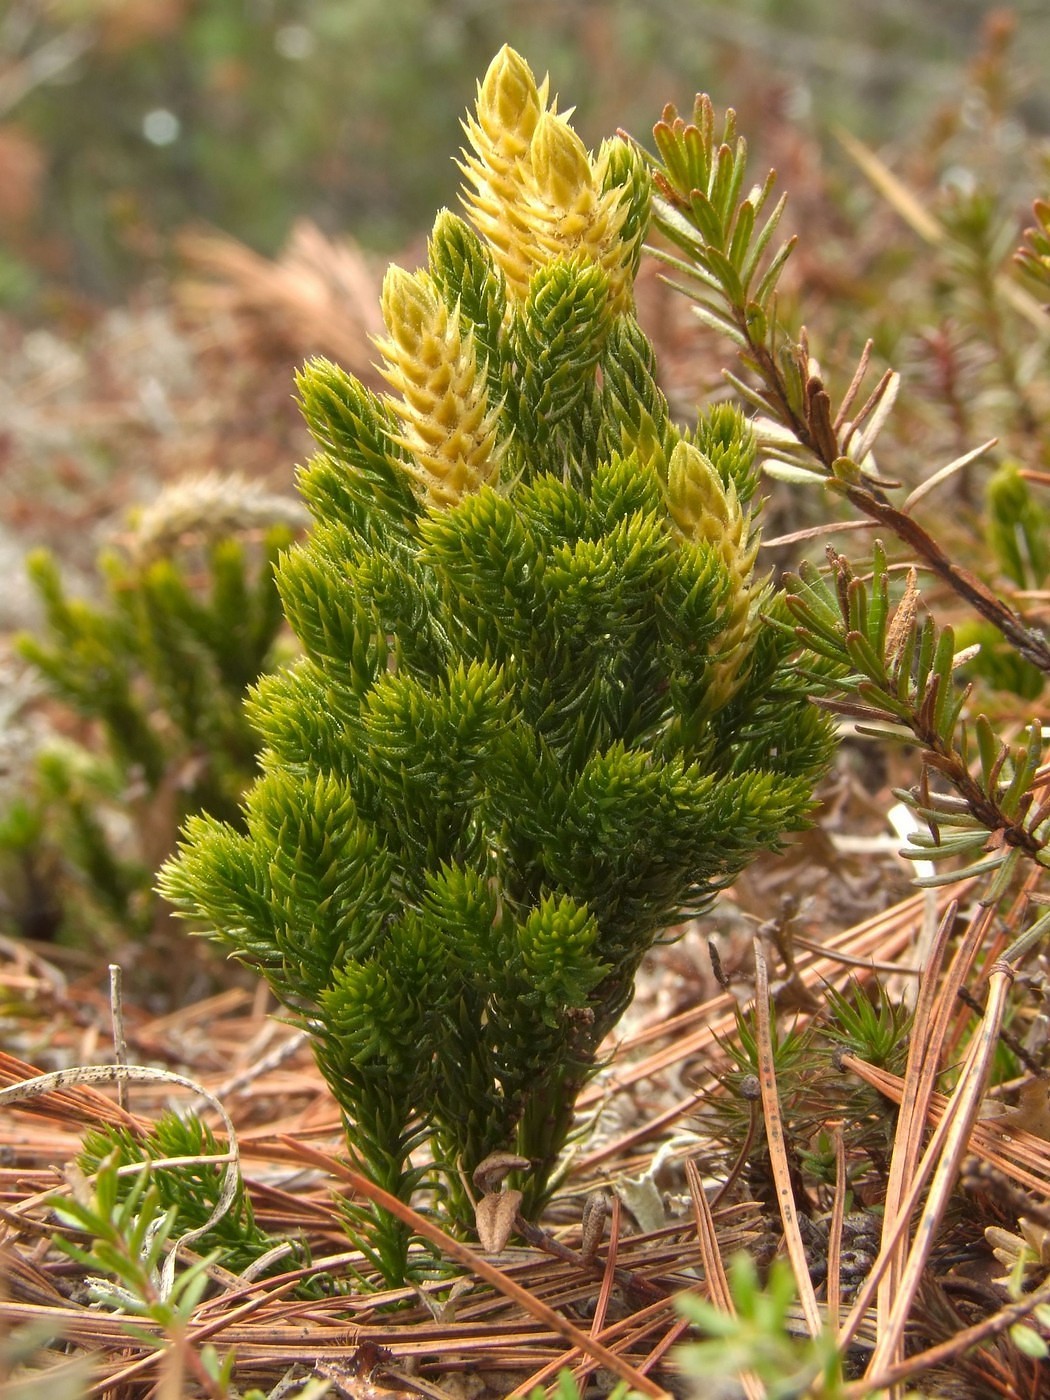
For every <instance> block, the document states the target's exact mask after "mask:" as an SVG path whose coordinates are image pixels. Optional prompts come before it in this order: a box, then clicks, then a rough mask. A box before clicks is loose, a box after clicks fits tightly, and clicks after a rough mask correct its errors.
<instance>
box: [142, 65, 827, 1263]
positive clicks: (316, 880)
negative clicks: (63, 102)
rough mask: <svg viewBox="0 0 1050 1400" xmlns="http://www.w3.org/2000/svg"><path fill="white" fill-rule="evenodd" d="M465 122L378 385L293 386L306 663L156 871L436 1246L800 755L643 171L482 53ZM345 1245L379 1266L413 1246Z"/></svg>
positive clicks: (389, 287)
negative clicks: (695, 392) (434, 1227)
mask: <svg viewBox="0 0 1050 1400" xmlns="http://www.w3.org/2000/svg"><path fill="white" fill-rule="evenodd" d="M467 131H468V136H469V138H470V141H471V146H472V151H471V153H468V154H467V155H466V156H465V158H464V170H465V172H466V175H467V180H468V188H467V196H466V204H467V208H468V212H469V214H470V221H469V222H468V221H465V220H463V219H461V218H459V217H457V216H455V215H453V214H450V213H447V212H445V213H442V214H441V215H439V217H438V220H437V222H436V224H435V227H434V232H433V235H432V238H431V242H430V248H429V271H427V272H420V273H417V274H414V275H409V274H407V273H404V272H402V271H401V270H400V269H398V268H392V269H391V271H390V273H389V274H388V277H387V280H386V284H385V286H384V294H383V310H384V317H385V320H386V324H387V328H388V332H389V338H388V339H387V340H386V341H384V342H383V344H382V347H381V348H382V350H383V354H384V356H385V359H386V362H387V368H386V372H387V377H388V379H389V381H390V383H391V386H392V389H393V390H394V391H395V392H394V393H392V394H391V395H389V396H387V397H386V398H385V399H379V398H377V397H376V396H375V395H373V394H372V393H371V392H370V391H368V390H367V389H365V388H364V387H363V386H362V385H361V384H360V383H358V382H356V381H354V380H352V379H351V378H350V377H349V376H347V375H345V374H344V373H342V372H341V371H340V370H338V369H337V368H336V367H335V366H333V365H330V364H328V363H324V362H315V363H313V364H311V365H310V366H308V368H307V370H306V371H305V373H304V374H303V376H302V377H301V380H300V392H301V396H302V402H303V408H304V412H305V414H306V418H307V421H308V423H309V425H310V428H311V430H312V432H313V434H314V436H315V438H316V440H317V442H318V444H319V446H320V447H321V452H320V454H319V455H318V456H316V457H315V458H314V459H313V460H312V461H311V463H310V464H309V465H308V466H307V467H306V468H305V469H304V470H303V471H302V473H301V476H300V489H301V491H302V494H303V497H304V499H305V500H306V503H307V505H308V507H309V509H310V511H311V514H312V515H313V517H314V522H315V523H314V527H313V530H312V532H311V534H310V536H309V538H308V539H307V540H306V541H305V542H304V543H303V544H302V545H300V546H297V547H296V548H294V549H292V550H290V551H289V552H288V553H286V554H285V555H284V556H283V558H282V560H281V563H280V566H279V570H278V582H279V587H280V592H281V597H282V599H283V602H284V606H285V610H286V613H287V616H288V618H289V620H290V621H291V623H292V625H293V627H294V629H295V631H296V633H297V635H298V636H299V638H300V640H301V641H302V643H303V647H304V653H305V654H304V655H303V657H302V658H301V660H299V661H298V662H297V663H295V664H294V665H293V666H291V667H290V668H288V669H286V670H284V671H282V672H281V673H279V674H277V675H275V676H273V677H272V678H268V679H266V680H264V681H263V682H262V683H260V685H259V686H258V687H257V688H256V690H255V693H254V696H253V699H252V702H251V712H252V716H253V719H254V722H255V723H256V725H257V726H258V728H259V730H260V732H261V733H262V735H263V738H264V741H265V749H264V752H263V760H262V761H263V767H264V774H263V776H262V778H261V779H260V780H259V781H258V782H257V784H256V785H255V786H254V787H253V789H252V790H251V792H250V793H249V795H248V797H247V801H246V807H245V819H246V827H247V829H246V830H245V831H239V830H237V829H236V828H234V827H232V826H230V825H227V824H224V823H222V822H220V821H217V820H215V819H213V818H193V819H191V820H190V822H189V823H188V825H187V829H186V841H185V844H184V846H183V848H182V851H181V854H180V856H179V858H178V859H177V860H176V861H173V862H171V863H169V864H168V865H167V866H166V867H165V869H164V871H163V874H162V888H163V890H164V892H165V893H166V894H167V895H168V897H169V898H170V899H172V900H173V901H174V902H175V903H176V905H177V906H178V907H179V908H181V909H182V910H183V911H185V912H186V913H187V914H189V915H191V916H194V917H197V918H203V919H204V920H205V921H207V923H208V924H210V925H211V926H212V928H214V929H215V931H216V934H217V936H218V937H219V939H220V940H221V942H222V943H223V944H224V945H225V946H226V947H227V948H229V949H230V950H231V951H232V952H234V953H236V954H237V955H238V956H239V957H241V958H243V959H244V960H246V961H247V962H249V963H251V964H253V965H254V966H256V967H258V968H259V970H260V971H261V972H262V973H263V975H264V976H265V977H266V979H267V980H268V982H269V983H270V985H271V987H272V988H273V990H274V992H275V994H276V995H277V996H278V998H279V999H280V1000H281V1002H282V1003H283V1004H284V1005H285V1006H287V1007H289V1008H290V1009H291V1010H293V1011H294V1012H295V1013H296V1014H297V1016H298V1017H299V1018H300V1019H301V1021H302V1022H303V1024H305V1025H306V1026H308V1027H309V1028H310V1030H311V1031H312V1034H313V1038H314V1044H315V1048H316V1053H317V1057H318V1061H319V1064H320V1066H321V1068H322V1070H323V1072H324V1074H325V1076H326V1078H327V1079H328V1082H329V1084H330V1085H331V1087H332V1090H333V1092H334V1094H335V1096H336V1098H337V1100H338V1102H339V1103H340V1105H341V1107H342V1109H343V1111H344V1114H345V1118H346V1126H347V1136H348V1142H349V1145H350V1149H351V1153H352V1155H353V1158H354V1160H355V1161H356V1162H357V1163H359V1164H360V1165H361V1166H362V1167H363V1168H364V1170H365V1171H366V1172H367V1174H368V1175H370V1176H371V1178H372V1179H373V1180H375V1181H377V1182H378V1183H379V1184H381V1185H382V1186H384V1187H385V1188H386V1189H387V1190H389V1191H391V1192H392V1193H393V1194H394V1195H395V1196H398V1197H399V1198H400V1199H402V1200H405V1201H407V1200H409V1199H410V1198H412V1196H413V1195H414V1194H415V1193H416V1192H417V1191H418V1190H419V1189H420V1188H427V1189H428V1190H429V1191H431V1192H432V1193H434V1195H433V1199H434V1200H436V1201H438V1202H440V1203H441V1205H442V1208H443V1209H444V1210H445V1211H446V1212H447V1213H448V1215H449V1216H450V1217H451V1218H452V1219H453V1220H454V1221H458V1222H459V1223H460V1225H464V1224H466V1223H467V1222H468V1221H469V1217H470V1202H469V1199H468V1191H467V1188H466V1187H465V1185H464V1182H465V1181H469V1179H470V1177H471V1174H472V1173H473V1172H474V1171H475V1169H476V1168H477V1167H478V1166H479V1165H480V1164H481V1163H482V1162H483V1161H484V1160H485V1159H486V1158H487V1157H488V1156H489V1155H490V1154H492V1153H494V1152H497V1151H503V1152H506V1151H511V1152H514V1153H516V1154H517V1155H518V1156H519V1157H521V1158H523V1159H524V1160H525V1161H526V1162H527V1163H528V1164H529V1166H528V1170H527V1171H526V1172H525V1173H524V1174H523V1176H522V1179H521V1181H520V1185H521V1189H522V1192H523V1200H522V1210H523V1211H524V1212H525V1213H527V1214H535V1212H536V1211H537V1210H539V1209H540V1207H541V1206H542V1205H543V1203H544V1201H545V1200H546V1199H547V1197H548V1195H549V1193H550V1190H551V1189H552V1184H553V1182H554V1180H555V1171H556V1166H557V1161H558V1156H559V1153H560V1152H561V1150H562V1148H563V1147H564V1145H565V1142H566V1138H567V1136H568V1134H569V1132H570V1129H571V1127H572V1121H573V1104H574V1100H575V1098H576V1094H577V1091H578V1090H579V1088H580V1087H581V1085H582V1084H583V1083H584V1082H585V1080H586V1079H587V1077H588V1075H590V1074H591V1073H592V1071H593V1069H594V1066H595V1059H596V1055H597V1053H598V1048H599V1046H600V1044H601V1042H602V1040H603V1039H604V1037H605V1036H606V1035H607V1033H608V1032H609V1030H610V1029H611V1028H612V1027H613V1026H614V1025H615V1024H616V1022H617V1020H618V1019H619V1017H620V1016H621V1015H622V1013H623V1011H624V1009H625V1007H626V1006H627V1004H628V1002H629V1001H630V998H631V995H632V990H633V982H634V977H635V973H636V972H637V969H638V966H639V963H640V961H641V959H642V957H643V956H644V954H645V952H646V951H647V950H648V949H649V948H650V947H651V946H652V944H653V942H654V940H655V939H657V938H658V937H659V936H660V935H661V934H662V933H663V932H664V931H666V930H667V929H668V928H669V927H670V926H672V925H673V924H674V923H675V922H676V921H679V920H681V919H682V918H683V917H685V916H686V915H687V914H689V913H692V912H695V911H698V910H701V909H703V908H705V907H706V906H707V905H708V904H709V902H710V901H711V899H712V898H713V896H714V895H715V894H716V892H717V891H718V890H720V889H722V888H723V887H724V886H725V885H726V884H727V883H729V882H730V881H731V880H732V878H733V877H734V875H735V874H736V873H737V872H738V871H739V870H740V869H741V868H742V867H743V866H744V865H745V864H746V863H747V862H748V861H749V860H750V859H751V857H752V856H753V855H754V854H755V853H756V852H757V851H759V850H761V849H763V848H764V847H767V846H769V845H771V844H774V843H775V842H776V841H777V840H778V838H779V836H780V835H781V833H783V832H784V831H785V830H787V829H790V828H791V827H795V826H798V825H800V824H801V823H803V822H804V821H805V819H806V815H807V813H808V811H809V808H810V805H811V800H812V798H811V793H812V786H813V783H814V780H815V779H816V777H817V776H818V774H819V773H820V772H821V771H822V770H823V767H824V766H825V764H826V762H827V760H828V757H829V730H828V726H827V724H826V722H825V720H824V719H823V718H822V717H821V716H820V714H819V713H818V712H817V711H816V710H815V709H814V708H813V707H812V706H811V705H809V703H808V701H807V699H806V695H805V683H804V681H803V679H802V677H801V674H800V672H799V671H798V669H797V668H796V667H795V666H794V665H793V663H792V660H791V653H792V651H793V649H794V642H793V639H792V638H791V637H790V635H789V634H788V633H787V631H786V630H785V629H784V628H783V627H779V628H778V627H775V626H773V625H771V623H770V622H769V621H768V619H767V614H779V615H781V620H782V621H783V620H784V618H783V615H782V610H781V605H780V603H779V602H778V601H777V599H776V598H775V597H774V596H773V595H772V594H771V592H770V591H769V589H768V587H767V586H766V585H764V584H763V583H762V581H761V580H756V578H755V577H754V562H755V554H756V549H757V533H756V527H755V523H754V520H753V518H752V514H751V512H750V510H749V508H748V502H749V501H750V499H751V498H752V496H753V493H754V490H755V486H756V475H755V450H754V440H753V437H752V434H751V433H750V431H749V430H748V428H747V425H746V424H745V422H744V420H743V418H742V416H741V415H740V414H739V413H738V412H736V411H735V410H733V409H731V408H728V407H721V408H719V409H716V410H715V411H713V412H712V413H711V414H709V415H708V416H706V417H704V418H702V419H701V420H700V422H699V423H698V424H697V426H696V428H695V429H694V430H693V431H691V432H681V431H679V429H677V428H676V427H675V426H674V425H673V424H672V422H671V420H670V417H669V414H668V409H667V404H666V402H665V400H664V398H663V396H662V394H661V393H660V391H659V390H658V388H657V386H656V383H655V380H654V370H655V366H654V363H653V356H652V351H651V348H650V346H649V344H648V342H647V340H646V338H645V336H644V335H643V334H642V332H641V330H640V329H639V327H638V324H637V322H636V320H635V319H634V316H633V314H632V302H631V295H630V289H631V282H632V280H633V276H634V271H635V269H636V267H637V259H638V253H639V249H640V240H641V237H642V235H643V234H644V231H645V227H646V223H647V218H648V198H649V183H648V177H647V175H646V173H645V170H644V167H643V166H642V164H641V162H640V160H639V158H638V157H637V155H636V153H635V152H634V151H633V150H632V149H631V148H630V147H628V146H627V145H625V144H624V143H622V142H619V141H616V142H610V143H606V145H604V146H603V147H602V149H601V151H600V152H599V153H598V154H597V155H595V156H592V155H589V154H588V153H587V152H586V150H585V148H584V147H583V145H582V142H581V141H580V139H579V137H578V136H577V135H576V134H575V132H574V131H573V130H572V128H571V127H570V126H569V124H568V122H567V121H566V120H565V119H564V118H563V117H561V116H559V115H558V114H557V113H556V111H555V109H554V108H553V106H551V105H548V102H547V96H546V85H545V84H544V85H540V86H538V85H537V84H536V81H535V79H534V78H533V76H532V74H531V72H530V71H529V69H528V68H527V66H526V65H525V64H524V63H523V61H522V60H521V59H520V58H519V57H518V56H517V55H516V54H514V53H513V52H512V51H510V50H506V49H505V50H504V51H503V52H502V53H501V54H500V55H498V56H497V58H496V60H495V61H494V62H493V64H492V66H491V68H490V69H489V73H488V76H487V77H486V79H485V81H484V82H483V83H482V85H481V87H480V89H479V98H478V108H477V115H476V117H475V118H472V119H471V120H470V121H468V123H467ZM424 1143H426V1144H428V1145H429V1153H428V1154H423V1155H422V1156H421V1155H420V1154H419V1152H418V1151H417V1149H419V1148H420V1147H421V1146H422V1145H423V1144H424ZM359 1225H360V1230H361V1231H362V1238H363V1241H364V1243H365V1244H366V1245H367V1247H368V1248H369V1249H370V1250H371V1252H372V1256H373V1259H374V1262H375V1264H376V1266H377V1267H378V1268H379V1269H380V1270H381V1272H382V1273H383V1274H384V1275H385V1276H386V1277H387V1278H391V1279H401V1278H403V1277H404V1275H405V1271H406V1267H407V1266H408V1255H407V1248H408V1237H407V1234H406V1231H405V1230H404V1229H403V1228H402V1227H401V1226H400V1225H399V1224H397V1223H396V1222H394V1221H391V1220H389V1219H387V1218H385V1217H383V1216H381V1215H373V1216H372V1217H370V1218H368V1219H365V1218H362V1219H361V1220H360V1222H359Z"/></svg>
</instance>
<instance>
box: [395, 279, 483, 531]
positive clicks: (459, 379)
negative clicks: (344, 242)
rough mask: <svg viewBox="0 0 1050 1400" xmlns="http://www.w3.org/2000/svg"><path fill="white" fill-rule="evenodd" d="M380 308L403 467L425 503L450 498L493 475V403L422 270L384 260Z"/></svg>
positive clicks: (453, 317)
mask: <svg viewBox="0 0 1050 1400" xmlns="http://www.w3.org/2000/svg"><path fill="white" fill-rule="evenodd" d="M382 310H383V320H384V321H385V323H386V327H387V331H388V332H389V335H388V338H387V339H385V340H383V341H381V342H380V343H379V348H380V350H381V351H382V353H383V357H384V359H385V361H386V365H385V367H384V369H383V374H384V377H385V378H386V380H387V383H388V384H389V385H390V386H391V388H392V389H393V390H394V393H393V394H392V395H388V396H387V402H388V404H389V405H390V407H391V409H392V410H393V412H394V414H395V415H396V417H397V419H398V421H399V423H400V424H401V432H400V434H399V435H398V436H397V438H396V441H397V442H398V443H399V444H400V445H401V446H402V447H404V448H405V450H406V452H407V453H408V454H409V460H408V461H407V462H406V464H405V469H406V470H407V471H408V472H409V474H410V475H411V476H412V479H413V481H414V483H415V487H416V490H417V492H418V493H419V495H420V496H421V497H422V499H423V501H424V502H425V504H426V505H428V506H437V507H442V506H450V505H454V504H455V503H456V502H457V501H459V500H461V499H462V498H463V497H464V496H465V495H468V494H470V493H471V492H473V491H477V490H478V489H479V488H480V487H481V486H483V485H485V483H486V482H488V481H492V480H493V479H494V478H495V477H496V475H497V473H498V471H499V463H500V457H501V455H502V446H501V444H500V443H499V442H498V440H497V439H498V422H499V405H495V406H493V405H492V404H490V402H489V396H488V388H487V384H486V379H485V372H484V367H483V366H482V365H481V364H479V362H478V357H477V350H476V347H475V343H474V337H473V335H472V334H470V333H468V334H466V335H464V334H463V333H462V331H461V328H460V317H459V312H458V310H453V311H449V309H448V307H447V306H446V305H445V303H444V302H443V301H442V299H441V297H440V296H439V295H438V292H437V288H436V287H435V286H434V283H433V282H432V280H431V279H430V277H429V276H428V275H427V274H426V273H425V272H417V273H410V272H406V271H405V270H404V269H403V268H400V267H396V266H395V267H391V268H390V269H389V271H388V272H387V275H386V278H385V279H384V282H383V295H382Z"/></svg>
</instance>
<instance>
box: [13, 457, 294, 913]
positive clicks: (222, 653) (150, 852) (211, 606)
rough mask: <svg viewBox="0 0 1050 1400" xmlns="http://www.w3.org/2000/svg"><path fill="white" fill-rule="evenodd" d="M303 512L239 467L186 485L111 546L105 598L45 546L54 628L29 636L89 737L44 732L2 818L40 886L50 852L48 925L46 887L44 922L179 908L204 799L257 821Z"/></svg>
mask: <svg viewBox="0 0 1050 1400" xmlns="http://www.w3.org/2000/svg"><path fill="white" fill-rule="evenodd" d="M299 513H300V512H299V508H298V506H297V503H296V502H294V501H292V500H288V499H285V498H281V497H277V496H273V495H269V494H267V493H265V492H263V491H261V490H260V489H259V488H258V487H257V486H255V485H254V484H252V483H250V482H246V481H243V480H241V479H240V478H237V477H226V478H222V477H218V476H214V475H209V476H203V477H199V478H195V479H187V480H185V481H182V482H178V483H175V484H174V485H173V486H170V487H169V488H167V489H166V490H165V491H163V492H162V493H161V494H160V495H159V496H158V498H157V499H156V500H155V501H154V502H153V504H152V505H150V506H149V507H146V508H145V509H143V510H142V511H140V512H139V513H138V514H137V515H136V516H132V518H131V519H130V521H129V525H128V528H127V530H126V531H125V533H124V534H123V536H122V537H121V538H120V539H119V540H117V541H116V542H115V543H114V544H113V546H112V547H111V548H108V549H107V550H105V551H104V552H103V553H102V554H101V555H100V557H99V561H98V572H99V575H100V583H101V591H102V593H103V596H102V598H101V599H100V600H99V601H95V602H89V601H87V600H85V599H81V598H72V597H70V596H69V594H68V593H67V590H66V587H65V585H64V583H63V580H62V574H61V570H60V568H59V564H58V561H57V560H56V559H55V558H54V556H53V555H51V554H49V553H48V552H47V551H45V550H40V551H38V552H36V553H35V554H34V555H32V556H31V558H30V561H29V572H30V578H31V580H32V583H33V585H34V587H35V589H36V591H37V593H38V595H39V598H40V601H41V603H42V605H43V609H44V615H45V624H46V625H45V628H44V629H43V630H42V632H41V633H40V634H30V633H26V634H23V635H22V636H20V637H19V639H18V647H19V650H20V652H21V654H22V656H23V657H24V658H25V659H26V660H27V661H28V662H29V663H30V665H31V666H32V667H33V669H34V670H35V671H36V672H37V673H38V674H39V675H40V676H41V677H42V679H43V681H44V684H45V685H46V687H47V689H48V690H49V691H50V692H51V693H52V694H53V695H54V696H55V697H56V698H57V699H58V700H59V701H61V702H63V703H64V704H65V705H67V706H68V707H70V708H71V709H72V710H73V711H75V713H76V714H77V715H78V716H79V717H80V719H81V721H82V722H83V729H82V731H81V738H82V740H83V741H82V742H73V741H71V740H68V739H60V738H58V737H57V736H56V737H54V738H52V739H50V740H49V741H48V742H46V743H44V744H42V745H41V747H40V750H39V753H38V754H37V761H36V767H35V774H34V775H33V777H32V778H30V779H29V780H28V781H27V782H26V784H25V788H26V790H25V792H24V793H22V794H20V795H19V798H18V801H17V805H16V808H15V812H14V813H13V814H12V815H13V816H15V815H16V816H17V821H15V820H11V819H9V820H8V821H7V822H5V823H4V824H3V826H2V828H0V853H4V854H7V855H10V856H11V857H13V858H15V859H18V860H19V861H20V863H21V865H22V866H23V870H24V883H25V885H26V886H27V890H28V892H29V893H30V894H33V893H34V892H35V891H34V889H33V885H34V882H33V881H32V880H31V878H30V877H31V876H32V874H33V872H34V868H35V867H34V864H33V863H34V862H36V864H37V865H38V866H40V867H41V868H40V870H39V871H38V872H37V878H36V881H35V885H36V886H37V887H39V892H38V893H36V898H35V899H27V900H26V905H27V908H26V913H25V915H24V916H23V917H22V918H20V919H19V920H17V924H18V925H20V926H21V927H23V928H27V929H33V927H34V922H35V923H36V924H37V925H39V924H40V923H41V922H42V921H41V920H40V919H39V918H36V919H34V917H33V908H34V906H35V905H38V904H39V903H40V900H41V898H45V897H46V899H47V904H46V906H45V908H46V911H47V923H48V924H49V925H50V927H49V928H48V929H46V930H45V928H41V927H39V926H38V927H37V928H36V929H35V931H36V932H37V933H38V935H39V934H41V933H43V932H45V931H57V930H58V929H61V930H62V931H63V933H64V934H66V935H69V934H71V933H73V932H83V933H84V934H85V936H87V937H89V938H97V937H98V934H99V932H100V930H102V929H109V930H111V931H113V930H115V931H116V932H117V933H118V934H121V935H127V934H128V933H140V934H141V933H145V932H147V931H148V930H149V929H150V928H151V927H152V926H153V925H154V923H155V922H156V921H157V919H158V916H160V917H162V919H163V920H166V919H167V918H168V915H167V912H166V911H165V910H164V907H163V906H162V905H161V903H160V901H159V900H158V899H157V897H156V895H155V894H154V893H153V891H152V888H151V887H152V884H153V879H154V872H155V871H156V869H157V866H158V865H159V864H160V862H161V861H162V860H163V859H164V858H165V857H166V856H167V855H169V854H170V852H171V850H172V848H173V846H174V842H175V836H176V833H177V832H178V829H179V826H180V824H181V822H182V821H183V819H184V818H185V817H186V816H187V814H188V813H190V812H194V811H207V812H212V813H214V814H215V815H216V816H218V817H221V818H225V819H227V820H230V821H237V820H238V819H239V803H240V797H241V794H242V793H243V791H244V789H245V787H246V786H247V785H248V783H249V781H250V780H251V778H252V776H253V774H254V773H255V771H256V765H255V752H256V748H257V747H258V739H257V736H256V734H255V733H254V731H253V730H252V727H251V725H250V724H249V723H248V721H247V718H246V716H245V713H244V694H245V691H246V689H247V687H248V686H249V684H250V683H251V682H253V681H255V680H257V679H258V677H259V675H260V674H261V673H262V672H263V671H264V670H265V669H266V668H267V667H268V666H270V665H272V664H273V663H274V651H275V646H276V644H277V640H278V634H279V632H280V631H281V629H282V627H283V618H282V616H281V607H280V600H279V598H278V596H277V590H276V588H275V587H274V582H273V565H274V562H275V560H276V558H277V556H278V555H279V553H280V551H281V550H282V549H283V548H286V547H287V546H288V545H289V544H290V543H291V542H292V540H293V539H294V537H295V525H296V524H297V523H298V519H299ZM56 832H58V833H60V838H61V839H60V867H59V869H58V870H57V871H56V870H55V869H54V864H55V858H56V853H55V852H52V851H50V850H49V841H50V840H53V839H54V834H55V833H56ZM45 872H46V878H45ZM85 912H87V914H88V918H87V919H85V918H84V913H85Z"/></svg>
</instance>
